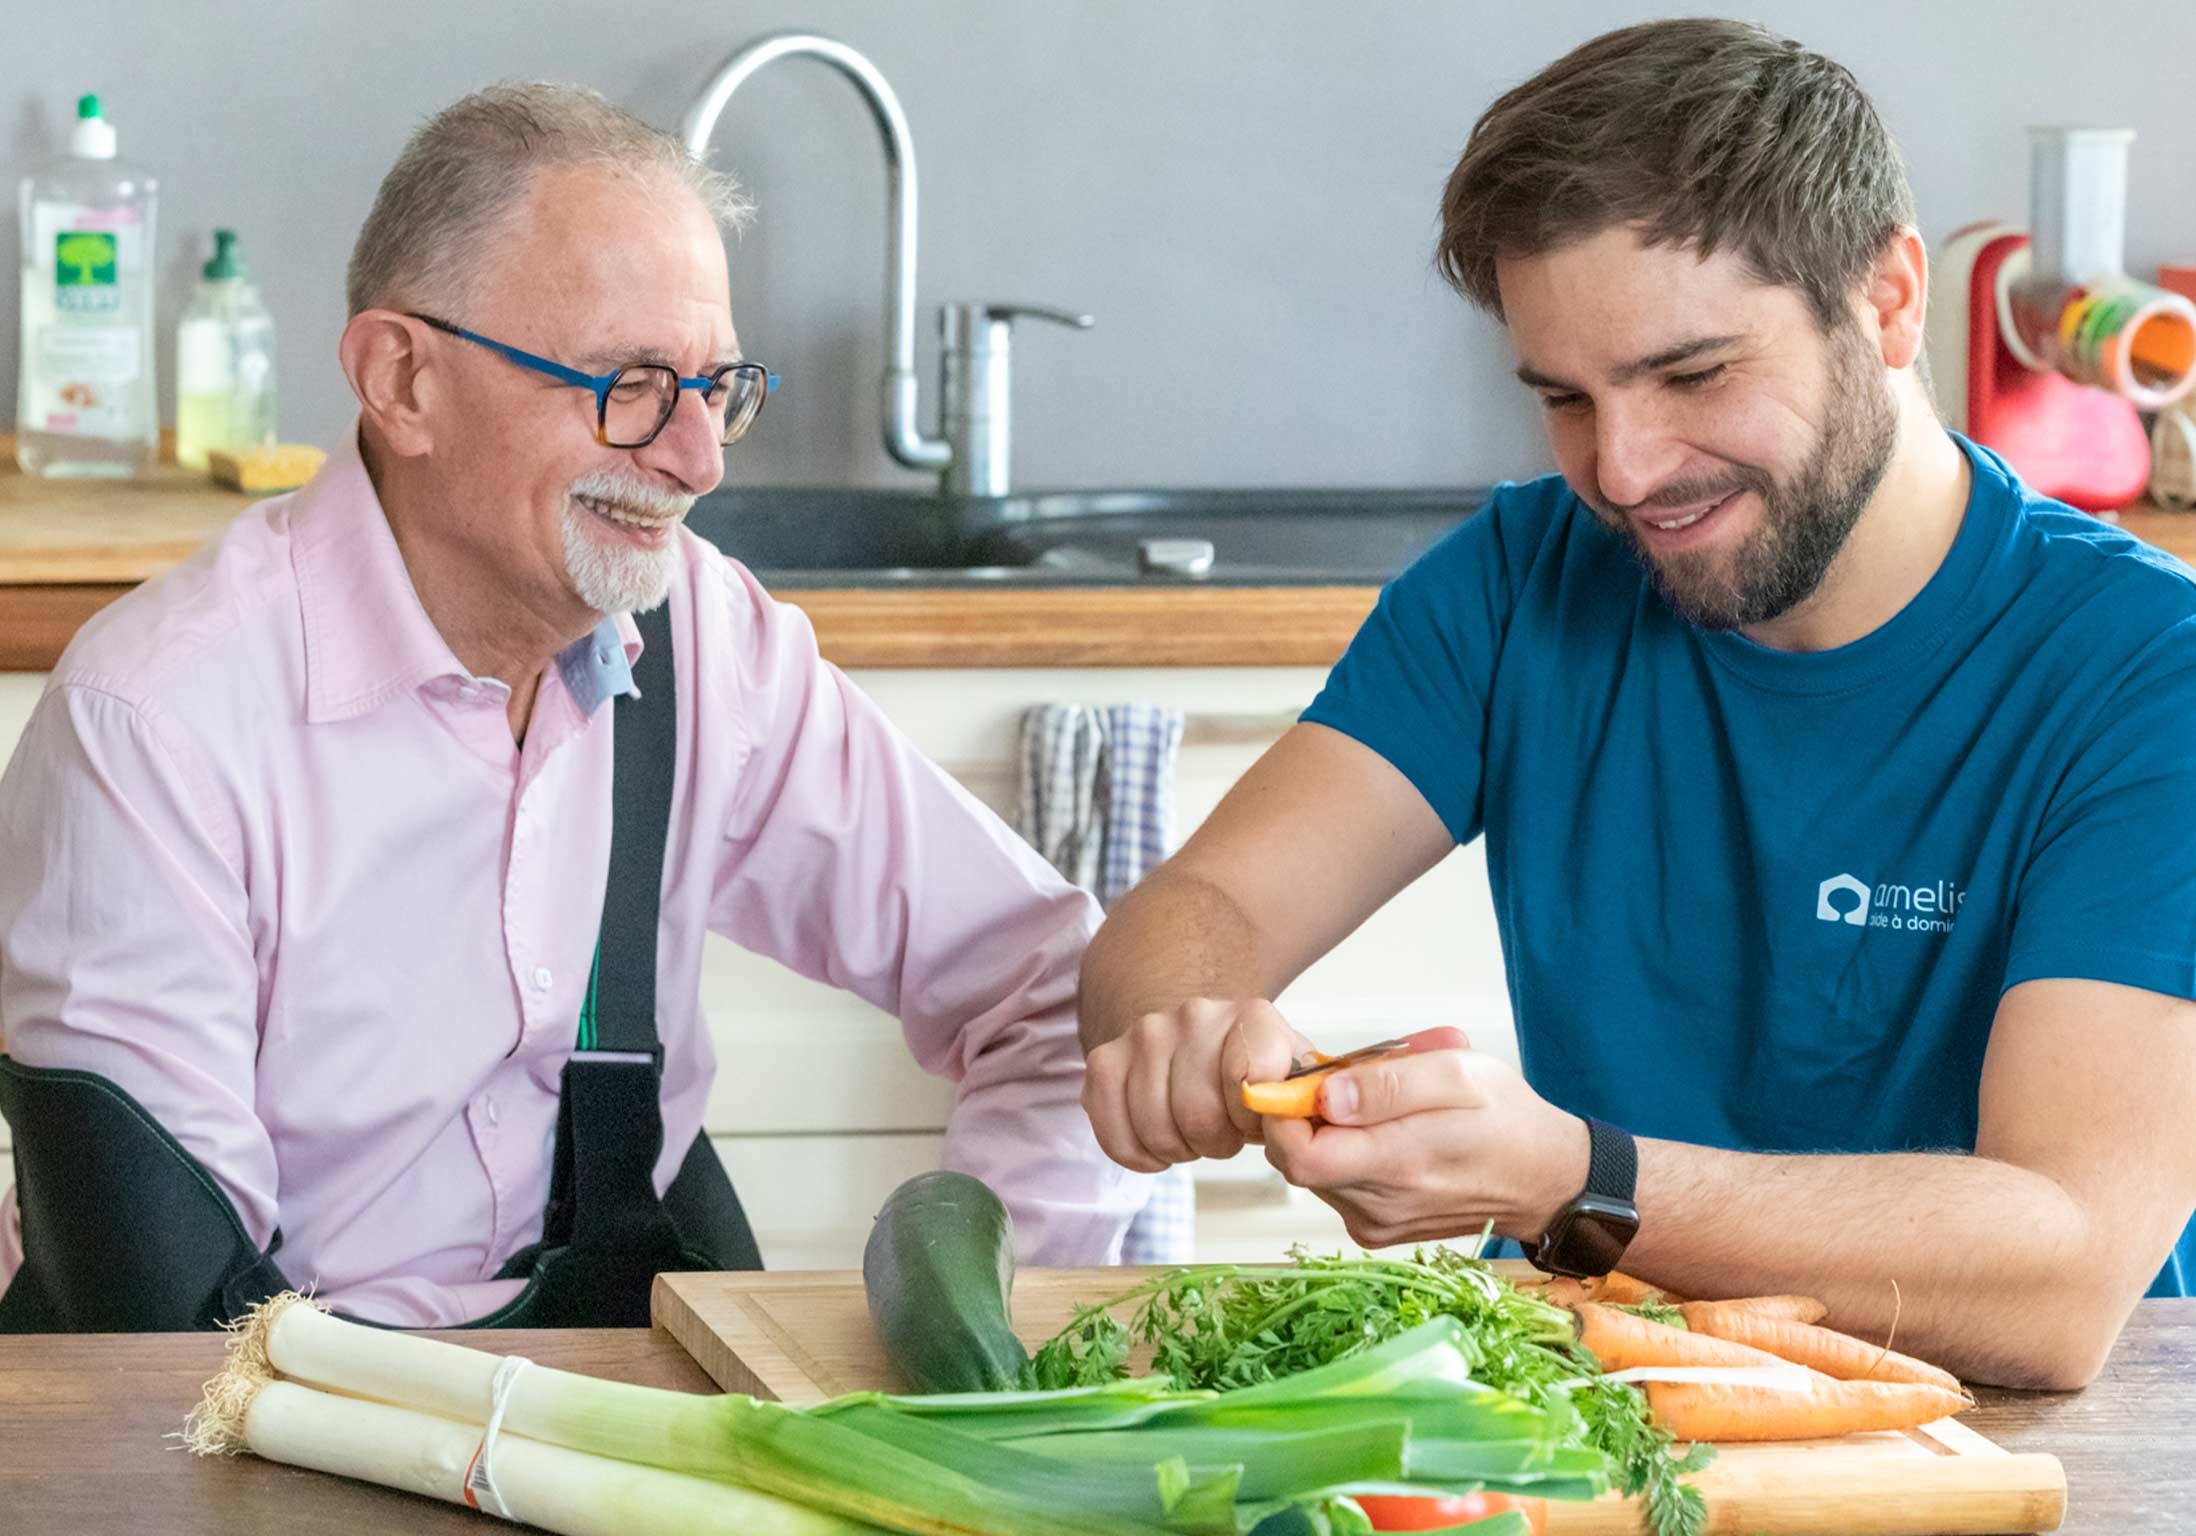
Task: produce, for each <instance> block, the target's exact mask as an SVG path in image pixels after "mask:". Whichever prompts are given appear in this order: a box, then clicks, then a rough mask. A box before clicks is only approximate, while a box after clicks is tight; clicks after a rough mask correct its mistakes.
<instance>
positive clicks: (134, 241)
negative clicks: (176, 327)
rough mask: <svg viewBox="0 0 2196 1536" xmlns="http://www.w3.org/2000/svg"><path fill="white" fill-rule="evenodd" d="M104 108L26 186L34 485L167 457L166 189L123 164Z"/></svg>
mask: <svg viewBox="0 0 2196 1536" xmlns="http://www.w3.org/2000/svg"><path fill="white" fill-rule="evenodd" d="M114 147H115V145H114V129H113V127H112V126H111V125H110V124H109V123H108V122H107V120H106V119H105V118H104V117H102V116H101V115H100V112H99V98H98V97H97V96H86V97H84V98H82V99H81V100H80V101H78V102H77V104H76V131H75V133H74V135H73V136H72V138H71V139H70V142H69V153H68V155H67V157H66V158H64V159H61V160H57V161H55V162H53V163H52V164H51V165H48V166H47V167H45V168H44V169H43V170H40V171H36V172H34V173H32V174H31V175H30V176H27V177H25V178H24V180H23V186H22V194H21V199H20V202H21V208H22V236H23V313H22V332H21V336H22V371H21V374H20V375H19V379H18V388H17V391H16V440H15V457H16V462H17V463H19V464H20V465H21V466H22V468H23V470H24V471H25V472H26V473H28V474H34V475H135V474H142V473H144V472H146V471H148V470H149V469H151V468H152V466H153V465H154V463H155V462H156V461H157V459H158V456H159V447H160V414H159V407H158V404H157V397H156V395H155V393H154V389H153V215H154V211H155V207H156V198H157V195H158V187H157V184H156V183H155V182H154V180H153V178H152V177H151V176H150V175H148V174H146V172H145V171H144V170H143V169H142V168H141V167H138V166H135V165H132V164H130V163H129V162H127V161H124V160H118V159H116V158H115V153H114Z"/></svg>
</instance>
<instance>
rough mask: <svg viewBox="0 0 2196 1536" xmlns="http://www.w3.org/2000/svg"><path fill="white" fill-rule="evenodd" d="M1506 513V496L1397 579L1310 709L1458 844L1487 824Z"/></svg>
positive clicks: (1505, 609) (1503, 619) (1506, 576)
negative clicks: (1389, 768)
mask: <svg viewBox="0 0 2196 1536" xmlns="http://www.w3.org/2000/svg"><path fill="white" fill-rule="evenodd" d="M1508 510H1509V509H1508V508H1507V507H1506V506H1505V493H1503V492H1498V493H1497V494H1496V496H1495V499H1494V500H1493V501H1492V502H1490V503H1489V505H1488V506H1487V508H1486V509H1485V510H1483V511H1481V512H1479V513H1477V514H1475V515H1474V516H1472V517H1470V518H1467V519H1466V520H1465V522H1464V523H1463V525H1462V526H1461V527H1459V528H1457V529H1456V530H1455V531H1454V532H1452V533H1450V534H1449V535H1448V536H1447V537H1445V538H1443V539H1442V541H1441V542H1440V543H1438V544H1436V545H1435V546H1434V547H1433V548H1432V549H1429V550H1428V551H1426V553H1425V554H1424V555H1422V556H1420V557H1419V558H1418V560H1417V561H1415V562H1414V563H1413V564H1412V565H1411V567H1410V569H1409V570H1407V571H1405V572H1404V573H1403V574H1402V575H1401V576H1399V577H1397V578H1396V579H1395V580H1394V581H1392V582H1390V583H1389V584H1388V586H1387V588H1386V590H1385V591H1383V592H1382V593H1381V594H1380V601H1379V603H1378V604H1377V605H1375V607H1374V608H1373V611H1372V614H1371V616H1370V617H1368V618H1367V619H1366V620H1365V624H1364V627H1363V628H1361V629H1360V630H1358V632H1357V635H1356V637H1355V638H1354V639H1352V640H1351V641H1350V647H1349V649H1348V650H1347V651H1345V652H1344V653H1343V655H1342V659H1341V660H1340V661H1338V662H1336V663H1335V665H1334V670H1333V671H1332V672H1331V673H1329V674H1328V676H1327V685H1326V687H1325V688H1323V689H1321V690H1320V693H1319V696H1318V697H1317V698H1316V699H1314V700H1313V701H1312V705H1311V708H1309V709H1307V710H1306V711H1304V715H1303V718H1304V719H1305V720H1307V721H1309V722H1311V723H1312V724H1315V725H1324V726H1326V727H1328V728H1329V729H1330V730H1336V731H1340V732H1342V734H1344V735H1345V736H1349V737H1351V738H1353V739H1355V740H1357V741H1360V742H1362V743H1364V744H1365V745H1366V746H1368V747H1370V748H1372V749H1373V751H1375V752H1377V753H1379V754H1380V755H1381V756H1382V757H1384V758H1386V759H1387V760H1388V762H1389V763H1391V764H1392V765H1394V767H1395V769H1396V770H1397V771H1398V772H1399V773H1401V774H1402V775H1403V776H1404V777H1405V778H1407V779H1409V780H1410V781H1411V783H1412V784H1413V785H1414V786H1415V787H1416V788H1417V790H1418V792H1419V793H1420V794H1421V795H1423V796H1425V799H1426V803H1427V804H1428V805H1430V806H1432V807H1433V809H1434V811H1435V813H1436V814H1437V815H1439V816H1440V818H1441V820H1442V822H1443V824H1444V825H1446V826H1447V827H1448V829H1449V834H1450V836H1452V837H1454V838H1455V839H1456V840H1457V842H1459V843H1468V842H1470V841H1471V840H1472V839H1473V838H1475V837H1477V836H1478V835H1479V830H1480V824H1481V805H1480V786H1481V781H1482V776H1483V769H1484V754H1485V750H1486V737H1487V697H1488V693H1489V690H1490V686H1491V683H1492V679H1493V675H1494V667H1495V661H1496V657H1497V655H1498V653H1499V651H1500V648H1501V643H1502V635H1503V632H1504V630H1505V628H1506V626H1507V624H1508V621H1509V614H1510V609H1511V599H1512V593H1513V588H1514V576H1513V573H1512V570H1511V568H1510V562H1509V550H1508V545H1509V543H1510V539H1509V538H1507V537H1506V534H1507V533H1508V532H1509V530H1508V528H1507V524H1508V522H1509V517H1508Z"/></svg>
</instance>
